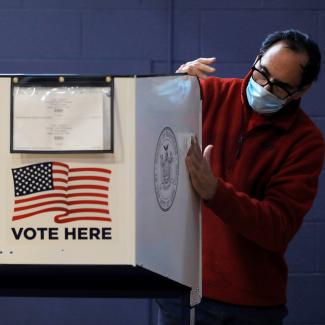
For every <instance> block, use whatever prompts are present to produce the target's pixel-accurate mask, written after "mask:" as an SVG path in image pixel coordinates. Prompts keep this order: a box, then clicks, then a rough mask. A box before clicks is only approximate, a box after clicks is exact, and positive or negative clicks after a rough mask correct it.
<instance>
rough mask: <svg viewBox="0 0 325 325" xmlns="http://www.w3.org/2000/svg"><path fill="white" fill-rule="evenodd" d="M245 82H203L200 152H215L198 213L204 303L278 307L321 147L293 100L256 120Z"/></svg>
mask: <svg viewBox="0 0 325 325" xmlns="http://www.w3.org/2000/svg"><path fill="white" fill-rule="evenodd" d="M249 78H250V74H249V75H247V76H246V78H245V79H244V80H240V79H220V78H214V77H211V78H208V79H207V80H200V82H201V88H202V97H203V147H205V146H207V145H208V144H212V145H214V149H213V151H212V156H211V163H212V169H213V173H214V175H215V176H216V177H217V178H218V181H219V182H218V188H217V191H216V194H215V196H214V197H213V198H212V199H211V200H209V201H206V202H205V204H204V205H203V211H202V212H203V214H202V216H203V219H202V220H203V226H202V229H203V296H204V297H208V298H212V299H216V300H220V301H224V302H228V303H232V304H240V305H251V306H275V305H279V304H283V303H285V302H286V286H287V276H288V270H287V265H286V262H285V259H284V253H285V250H286V248H287V245H288V243H289V241H290V240H291V239H292V237H293V236H294V235H295V233H296V232H297V230H298V229H299V227H300V226H301V224H302V221H303V217H304V215H305V214H306V213H307V211H308V210H309V209H310V207H311V205H312V202H313V200H314V198H315V195H316V191H317V182H318V176H319V173H320V171H321V168H322V164H323V158H324V140H323V138H322V134H321V132H320V131H319V129H318V128H317V127H316V126H315V125H314V123H313V122H312V121H311V120H310V119H309V118H308V117H307V116H306V114H305V113H304V112H303V111H302V110H301V108H300V107H299V102H297V101H295V102H291V103H290V104H289V105H287V106H286V107H285V108H283V109H282V110H280V111H279V112H278V113H276V114H274V115H273V116H269V117H267V116H265V115H260V114H258V113H255V112H254V111H253V110H252V109H251V108H250V107H249V105H248V103H247V98H246V85H247V83H248V80H249Z"/></svg>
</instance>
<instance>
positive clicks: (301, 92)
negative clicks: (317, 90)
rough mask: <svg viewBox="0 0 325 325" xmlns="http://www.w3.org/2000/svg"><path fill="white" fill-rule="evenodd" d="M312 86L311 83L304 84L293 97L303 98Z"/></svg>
mask: <svg viewBox="0 0 325 325" xmlns="http://www.w3.org/2000/svg"><path fill="white" fill-rule="evenodd" d="M310 87H311V84H309V85H305V86H303V87H302V88H301V89H300V90H299V91H297V92H296V93H294V94H293V95H292V97H291V98H292V99H294V100H296V99H299V98H301V97H302V96H303V95H304V94H305V92H306V91H307V90H308V89H309V88H310Z"/></svg>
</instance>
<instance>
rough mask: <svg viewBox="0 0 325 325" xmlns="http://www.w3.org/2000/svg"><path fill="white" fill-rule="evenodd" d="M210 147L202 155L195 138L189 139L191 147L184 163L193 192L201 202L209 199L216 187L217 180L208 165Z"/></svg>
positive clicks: (211, 147)
mask: <svg viewBox="0 0 325 325" xmlns="http://www.w3.org/2000/svg"><path fill="white" fill-rule="evenodd" d="M212 149H213V146H212V145H208V146H207V147H206V148H205V149H204V153H203V155H202V153H201V149H200V146H199V144H198V142H197V138H196V137H195V138H193V137H192V139H191V147H190V149H189V150H188V153H187V156H186V159H185V163H186V166H187V169H188V172H189V174H190V178H191V183H192V185H193V187H194V189H195V191H196V192H197V193H198V194H199V196H200V197H201V198H202V199H203V200H209V199H211V198H212V197H213V196H214V194H215V192H216V190H217V186H218V180H217V179H216V178H215V177H214V176H213V174H212V169H211V165H210V158H211V151H212Z"/></svg>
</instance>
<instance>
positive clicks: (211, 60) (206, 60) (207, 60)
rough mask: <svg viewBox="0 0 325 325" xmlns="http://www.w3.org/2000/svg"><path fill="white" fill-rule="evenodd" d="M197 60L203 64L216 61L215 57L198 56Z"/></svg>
mask: <svg viewBox="0 0 325 325" xmlns="http://www.w3.org/2000/svg"><path fill="white" fill-rule="evenodd" d="M197 61H199V62H201V63H205V64H211V63H213V62H215V61H216V58H198V59H197Z"/></svg>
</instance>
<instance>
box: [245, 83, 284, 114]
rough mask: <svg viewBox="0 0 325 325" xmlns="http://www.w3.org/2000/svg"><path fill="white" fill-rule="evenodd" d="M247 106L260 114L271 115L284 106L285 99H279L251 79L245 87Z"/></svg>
mask: <svg viewBox="0 0 325 325" xmlns="http://www.w3.org/2000/svg"><path fill="white" fill-rule="evenodd" d="M246 95H247V100H248V104H249V105H250V106H251V107H252V108H253V110H254V111H256V112H257V113H260V114H272V113H275V112H277V111H279V110H280V109H281V108H282V107H283V106H284V105H285V104H286V100H285V99H280V98H278V97H276V96H275V95H273V94H272V93H270V92H269V91H267V90H266V89H265V88H264V87H262V86H261V85H259V84H258V83H257V82H256V81H255V80H254V79H253V78H252V77H251V78H250V79H249V82H248V85H247V87H246Z"/></svg>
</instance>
